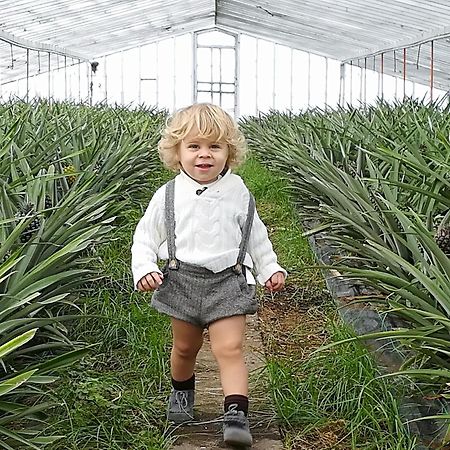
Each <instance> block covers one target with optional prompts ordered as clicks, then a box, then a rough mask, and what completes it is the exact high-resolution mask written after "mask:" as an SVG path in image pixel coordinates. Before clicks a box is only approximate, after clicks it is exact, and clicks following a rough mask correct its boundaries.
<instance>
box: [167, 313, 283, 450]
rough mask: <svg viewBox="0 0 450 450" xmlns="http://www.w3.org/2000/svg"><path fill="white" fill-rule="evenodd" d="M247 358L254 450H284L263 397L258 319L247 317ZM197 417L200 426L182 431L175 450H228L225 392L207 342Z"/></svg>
mask: <svg viewBox="0 0 450 450" xmlns="http://www.w3.org/2000/svg"><path fill="white" fill-rule="evenodd" d="M244 351H245V358H246V361H247V366H248V368H249V372H250V414H249V419H250V427H251V431H252V435H253V440H254V443H253V447H252V449H254V450H282V449H283V445H282V442H281V437H280V433H279V430H278V426H277V424H276V423H275V422H274V413H273V411H272V410H271V406H270V400H269V398H268V396H267V394H266V393H264V388H263V386H264V383H263V382H262V379H261V377H263V376H264V374H263V373H262V370H261V368H262V367H263V365H264V364H263V354H264V351H263V346H262V343H261V334H260V331H259V328H258V319H257V317H256V316H248V317H247V332H246V343H245V350H244ZM196 381H197V383H196V400H195V413H196V418H197V419H198V424H193V425H188V426H184V427H179V428H178V429H176V430H174V435H176V436H177V440H176V442H175V445H174V446H173V447H172V448H173V449H174V450H175V449H179V450H212V449H219V448H227V447H226V446H225V444H224V443H223V442H222V424H221V422H220V417H221V414H222V413H223V397H222V389H221V387H220V383H219V373H218V368H217V364H216V362H215V360H214V357H213V356H212V354H211V349H210V346H209V342H208V339H207V338H206V339H205V344H204V345H203V348H202V350H201V351H200V353H199V356H198V360H197V368H196Z"/></svg>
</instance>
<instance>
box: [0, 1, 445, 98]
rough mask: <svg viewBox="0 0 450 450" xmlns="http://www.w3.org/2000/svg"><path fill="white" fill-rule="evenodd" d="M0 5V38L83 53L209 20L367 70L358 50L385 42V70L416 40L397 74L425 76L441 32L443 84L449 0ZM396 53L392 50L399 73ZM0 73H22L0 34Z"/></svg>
mask: <svg viewBox="0 0 450 450" xmlns="http://www.w3.org/2000/svg"><path fill="white" fill-rule="evenodd" d="M0 11H1V15H0V38H2V37H3V38H4V39H6V40H8V39H10V40H11V39H15V40H16V41H17V40H19V41H20V42H22V43H23V44H24V45H25V46H33V45H34V46H35V47H39V48H44V47H45V46H47V48H52V49H59V50H61V53H66V54H69V55H73V56H76V57H80V56H84V57H85V58H86V59H89V60H94V59H95V58H98V57H100V56H103V55H105V54H109V53H113V52H115V51H119V50H123V49H128V48H132V47H136V46H139V45H142V44H146V43H149V42H151V41H154V40H156V39H161V38H164V37H169V36H173V35H175V34H181V33H184V32H191V31H195V30H199V29H204V28H209V27H213V26H219V27H223V28H225V29H228V30H233V31H240V32H243V33H247V34H250V35H253V36H257V37H261V38H264V39H269V40H272V41H275V42H279V43H283V44H287V45H290V46H292V47H294V48H297V49H301V50H305V51H308V52H312V53H315V54H318V55H322V56H327V57H330V58H333V59H337V60H340V61H345V60H350V59H351V58H355V59H354V60H353V63H354V64H359V65H360V66H362V67H364V66H366V67H368V68H374V67H375V69H376V70H380V68H381V57H380V56H377V57H376V58H374V57H373V56H370V57H368V58H365V56H366V55H373V54H375V53H377V52H381V51H383V50H390V51H388V52H386V53H385V54H384V56H383V63H384V64H383V71H384V72H385V73H389V74H393V73H394V52H393V51H391V49H394V48H402V47H404V46H409V45H411V44H415V43H422V45H421V46H420V47H419V46H416V47H413V48H411V49H407V51H406V57H407V58H406V78H408V79H410V80H413V81H419V82H421V83H425V84H426V83H429V80H430V54H431V45H430V43H429V42H428V40H429V39H431V38H434V37H441V39H440V40H438V41H436V42H435V43H434V61H433V67H434V85H435V87H437V88H440V89H445V90H448V89H449V88H450V44H449V42H450V40H449V39H448V36H450V20H449V17H450V0H359V1H358V0H341V1H336V0H277V1H267V0H261V1H254V0H253V1H247V0H195V1H194V0H77V1H73V0H1V2H0ZM30 41H31V42H30ZM419 49H420V50H419ZM403 54H404V53H403V49H401V50H397V51H396V52H395V59H396V63H395V74H396V75H397V76H400V77H402V76H403V68H404V65H403ZM358 57H359V59H358ZM13 59H15V61H12V60H13ZM12 63H13V64H12ZM11 65H13V68H11ZM0 71H1V73H2V79H3V80H5V79H14V78H17V77H19V76H25V75H26V51H25V50H23V51H21V50H20V49H18V48H17V47H13V52H12V53H11V46H10V45H9V44H7V43H5V42H4V41H1V40H0Z"/></svg>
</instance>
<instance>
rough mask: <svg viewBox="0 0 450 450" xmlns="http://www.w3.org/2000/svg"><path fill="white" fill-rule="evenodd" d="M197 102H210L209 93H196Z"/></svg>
mask: <svg viewBox="0 0 450 450" xmlns="http://www.w3.org/2000/svg"><path fill="white" fill-rule="evenodd" d="M197 101H198V102H199V103H202V102H208V103H210V102H211V93H210V92H197Z"/></svg>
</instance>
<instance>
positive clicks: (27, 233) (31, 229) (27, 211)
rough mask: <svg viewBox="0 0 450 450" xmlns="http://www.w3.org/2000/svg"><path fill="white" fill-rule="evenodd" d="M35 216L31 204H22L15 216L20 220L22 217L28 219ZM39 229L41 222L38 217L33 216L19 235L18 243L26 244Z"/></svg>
mask: <svg viewBox="0 0 450 450" xmlns="http://www.w3.org/2000/svg"><path fill="white" fill-rule="evenodd" d="M33 214H35V210H34V205H33V204H32V203H24V204H23V205H22V206H21V207H20V209H19V211H18V212H17V214H16V217H17V218H18V219H19V220H21V219H23V218H24V217H30V216H31V215H33ZM40 227H41V220H40V219H39V217H38V216H35V217H34V219H33V220H32V221H31V222H30V223H29V224H28V225H27V227H26V228H25V229H24V230H23V231H22V233H21V234H20V238H19V239H20V242H21V243H22V244H25V243H27V242H28V241H29V240H30V239H31V237H32V236H33V234H34V233H35V232H36V231H37V230H39V228H40Z"/></svg>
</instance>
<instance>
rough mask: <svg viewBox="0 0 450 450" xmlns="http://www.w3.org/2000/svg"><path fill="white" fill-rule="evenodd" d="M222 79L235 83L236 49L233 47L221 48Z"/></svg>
mask: <svg viewBox="0 0 450 450" xmlns="http://www.w3.org/2000/svg"><path fill="white" fill-rule="evenodd" d="M221 53H222V55H221V56H222V58H221V71H222V77H221V81H226V82H229V83H234V81H235V62H236V61H235V51H234V50H232V49H221Z"/></svg>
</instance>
